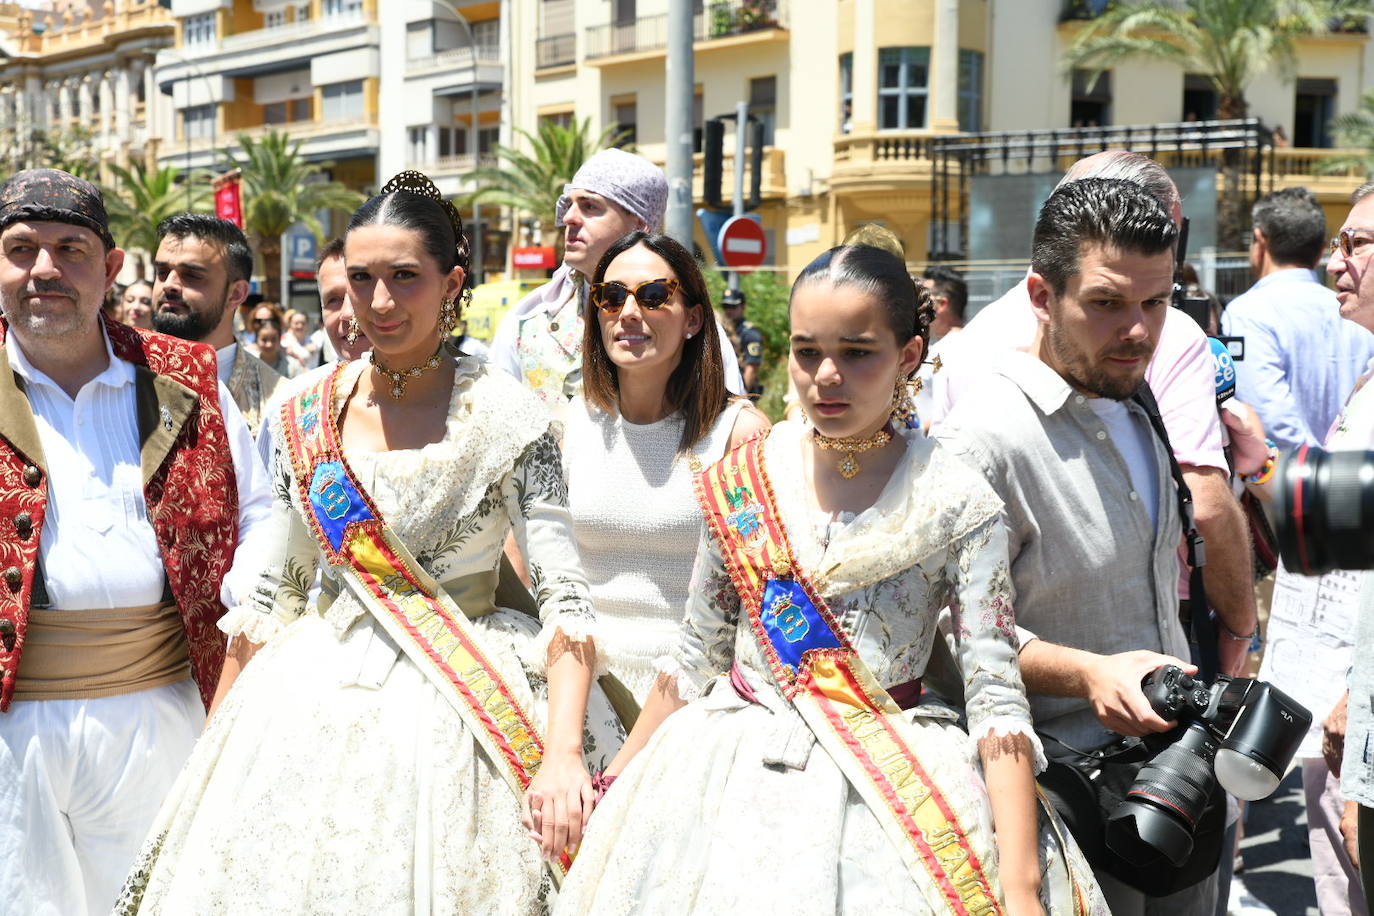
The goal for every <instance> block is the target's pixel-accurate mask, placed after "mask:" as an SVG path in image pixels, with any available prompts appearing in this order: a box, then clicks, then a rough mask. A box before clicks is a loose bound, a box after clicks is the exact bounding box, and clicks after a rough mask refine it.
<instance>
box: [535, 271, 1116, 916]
mask: <svg viewBox="0 0 1374 916" xmlns="http://www.w3.org/2000/svg"><path fill="white" fill-rule="evenodd" d="M929 315H930V307H929V300H928V297H927V296H926V294H925V293H924V292H923V291H918V288H917V286H916V284H914V283H913V282H912V280H911V278H910V277H909V276H908V275H907V273H906V270H905V266H904V265H903V264H902V263H901V261H900V260H899V259H898V258H896V257H894V256H893V255H891V254H889V253H888V252H885V251H881V250H879V249H877V248H872V247H868V246H850V247H841V248H837V249H832V250H831V251H829V252H827V253H826V254H824V255H822V256H821V257H820V258H818V259H817V260H816V261H814V262H813V263H812V264H811V265H810V266H809V267H807V268H806V270H804V271H803V272H802V274H801V276H800V277H799V278H798V280H797V282H796V284H795V286H794V287H793V292H792V301H791V322H792V353H791V359H790V370H791V374H792V378H793V380H794V382H795V383H796V387H797V390H798V393H799V396H800V399H801V403H802V406H803V408H804V410H805V413H806V417H807V418H808V420H809V423H806V424H803V423H799V422H791V421H788V422H783V423H780V424H779V425H778V426H776V427H774V429H773V430H772V432H771V433H770V434H769V436H768V438H767V440H766V441H765V442H764V443H763V448H762V455H763V459H764V465H765V467H766V472H767V474H768V476H769V479H770V480H771V483H772V487H773V488H774V490H775V492H776V497H777V505H778V507H779V512H780V515H781V521H782V524H783V526H784V527H785V529H786V531H787V533H788V537H789V538H790V541H791V544H792V546H793V549H794V550H795V561H796V565H797V567H799V568H800V569H802V570H803V571H805V572H806V573H808V574H809V575H810V576H811V577H812V578H813V579H814V580H818V581H819V583H820V584H819V589H820V591H821V594H822V595H823V596H824V598H825V599H826V600H827V601H828V603H829V605H830V608H831V610H832V611H833V612H834V613H835V615H836V617H837V618H838V620H839V621H840V623H841V625H842V627H843V628H844V629H845V631H846V632H847V634H848V636H849V638H850V640H851V641H852V642H853V644H854V645H855V647H856V648H857V649H858V651H859V654H860V656H861V657H862V659H863V660H864V662H865V663H866V664H867V666H868V668H869V669H870V670H871V671H872V672H873V674H874V676H875V677H876V678H877V680H878V682H879V683H880V684H882V685H884V686H887V687H888V688H889V690H890V691H891V692H892V693H893V695H894V697H895V698H898V699H899V700H900V699H903V698H905V699H907V700H908V701H909V700H911V699H914V697H915V696H916V695H918V694H919V693H920V691H919V685H918V684H913V683H911V682H912V681H914V680H915V679H918V678H920V677H921V676H922V675H923V674H924V673H925V671H926V667H927V663H928V661H929V660H930V658H931V653H932V649H933V648H934V646H935V644H936V642H937V641H939V640H940V638H941V637H940V635H939V630H938V627H937V618H938V616H939V612H940V609H941V608H942V607H943V606H945V605H947V604H948V605H950V606H951V607H952V609H953V612H954V613H953V622H954V626H953V633H954V641H955V643H956V646H957V653H958V656H959V661H960V662H961V666H960V667H961V668H962V672H963V687H964V690H965V693H966V696H967V712H968V728H969V730H968V732H965V731H963V730H961V729H960V728H959V726H958V725H957V723H956V721H955V718H956V717H955V715H954V713H953V712H952V711H951V710H949V709H948V708H947V707H945V706H943V705H942V704H939V703H938V702H935V701H933V700H932V699H931V698H930V697H929V696H927V697H923V698H922V699H921V701H920V702H919V703H917V704H915V705H913V707H912V708H911V709H910V710H909V711H908V712H907V713H906V714H905V718H904V722H905V723H906V725H907V728H906V730H905V737H906V739H907V741H908V744H909V746H911V747H912V748H913V749H914V750H915V752H916V754H917V755H918V757H919V759H920V760H921V762H922V763H923V765H924V766H925V768H926V769H927V771H928V772H929V774H930V777H931V779H932V781H933V783H934V784H935V785H936V786H938V787H939V788H940V789H941V790H942V792H943V793H944V795H945V798H946V799H947V800H948V801H949V803H950V806H951V808H952V810H953V812H954V814H955V815H956V816H957V818H958V820H959V821H960V822H961V823H962V825H963V828H964V830H965V832H966V835H967V837H968V840H969V842H970V844H971V846H972V848H973V850H974V851H975V852H976V853H977V854H978V857H979V858H980V859H981V860H982V861H983V863H984V864H985V865H986V866H987V867H988V869H989V872H990V874H991V882H992V887H993V888H994V889H995V891H996V892H997V893H998V895H999V896H1000V897H1001V899H1002V901H1003V905H1004V906H1005V912H1007V913H1010V914H1014V916H1022V914H1042V913H1049V914H1054V913H1074V912H1076V910H1075V909H1074V908H1073V907H1072V906H1070V905H1069V902H1068V898H1069V897H1071V895H1072V892H1071V890H1070V882H1069V879H1068V873H1067V871H1066V869H1065V865H1064V862H1065V859H1066V858H1067V859H1068V860H1069V861H1070V862H1072V864H1073V866H1074V871H1075V872H1076V873H1077V874H1078V875H1079V876H1080V879H1081V880H1083V881H1084V883H1083V884H1082V885H1080V886H1081V887H1083V888H1085V897H1084V899H1083V901H1082V902H1083V904H1084V905H1085V906H1084V907H1083V909H1084V910H1086V911H1088V912H1093V913H1105V912H1106V910H1105V904H1103V903H1102V901H1101V899H1100V894H1099V892H1098V891H1097V888H1096V885H1094V884H1092V878H1091V873H1090V872H1089V870H1088V868H1087V864H1086V862H1084V861H1083V860H1082V857H1081V854H1080V853H1079V851H1078V849H1077V847H1076V846H1074V845H1073V841H1072V839H1070V838H1067V836H1068V835H1067V832H1062V833H1061V831H1062V827H1061V826H1060V825H1059V824H1058V822H1057V821H1051V820H1049V819H1048V818H1047V817H1046V816H1044V815H1041V814H1039V812H1038V808H1037V803H1036V798H1035V794H1034V782H1033V780H1034V777H1033V772H1034V769H1035V768H1036V767H1037V766H1043V756H1042V752H1041V750H1040V747H1039V742H1038V740H1037V739H1036V738H1035V735H1034V732H1033V730H1032V728H1031V720H1030V714H1029V709H1028V706H1027V703H1026V699H1025V694H1024V692H1023V688H1022V684H1021V677H1020V672H1019V669H1018V667H1017V660H1016V653H1017V642H1016V633H1015V629H1014V622H1013V616H1012V609H1011V595H1010V590H1011V581H1010V575H1009V569H1008V560H1007V548H1006V539H1005V533H1004V530H1003V527H1002V523H1001V520H1000V508H1001V506H1000V503H999V502H998V500H997V498H996V496H995V495H994V494H993V492H992V491H991V490H990V489H989V488H988V487H987V486H986V484H985V483H984V482H983V481H982V480H981V478H979V477H978V476H977V475H976V474H975V473H974V472H972V471H971V470H969V469H967V468H965V467H964V466H963V465H962V464H960V463H959V462H958V460H957V459H955V458H953V457H952V456H950V455H948V454H947V453H946V452H944V451H943V450H942V449H941V448H940V447H939V446H938V445H937V444H936V443H935V442H934V440H931V439H928V438H926V437H925V435H924V434H923V433H922V432H921V431H920V430H919V429H909V428H906V424H905V423H901V422H894V413H895V414H896V415H897V417H896V419H901V417H902V415H903V411H902V410H901V408H902V407H904V406H905V404H904V403H903V402H904V401H905V398H903V399H902V401H900V402H899V401H896V399H895V397H894V394H895V392H896V391H899V390H904V389H905V386H904V385H902V384H900V383H901V382H904V381H905V380H906V379H907V378H909V376H910V375H911V373H912V372H913V371H914V370H915V368H916V367H917V365H918V364H919V363H920V360H921V353H922V350H923V348H924V343H925V334H926V325H927V322H928V320H929ZM742 616H744V612H743V611H742V609H741V604H740V599H739V597H738V595H737V593H736V591H735V588H734V586H733V585H732V584H731V579H730V576H729V575H728V573H727V570H726V564H725V559H724V557H723V554H722V547H721V545H720V544H719V543H718V542H717V540H716V539H715V536H714V534H710V533H708V535H707V536H706V537H705V538H704V539H703V541H702V544H701V547H700V551H699V553H698V557H697V565H696V569H695V573H694V579H693V583H692V590H691V599H690V603H689V605H688V607H687V613H686V618H685V620H684V624H683V636H682V640H681V644H680V646H679V647H678V648H677V650H676V651H675V652H674V653H672V656H671V657H670V658H665V659H662V660H661V661H660V670H661V672H662V673H661V674H660V676H659V678H658V680H657V682H656V684H655V686H654V689H653V692H652V694H651V696H650V699H649V701H648V703H647V704H646V705H645V708H644V710H643V712H642V713H641V715H640V717H639V720H638V722H637V723H636V725H635V728H634V731H633V732H632V733H631V735H630V738H629V739H628V741H627V742H626V745H625V747H624V748H623V749H622V751H621V753H620V754H619V755H618V756H617V758H616V760H615V761H614V762H613V763H612V765H611V768H610V770H609V773H608V775H610V776H612V777H617V774H618V778H617V779H616V781H615V783H614V785H612V786H611V787H610V789H609V791H608V793H607V794H606V796H605V798H604V800H603V801H602V802H601V804H600V805H599V807H598V808H597V811H596V814H595V815H594V816H593V817H592V820H591V823H590V825H589V832H588V835H587V840H586V842H585V843H584V844H583V846H582V850H581V852H580V853H579V855H578V859H577V862H576V864H575V865H574V867H573V869H572V873H571V874H570V876H569V880H568V882H567V883H566V884H565V885H564V888H563V891H562V892H561V893H560V896H559V900H558V906H557V909H556V912H557V913H559V914H572V913H586V914H596V916H615V914H622V913H666V912H672V913H724V912H742V913H757V912H776V913H789V914H831V913H846V914H851V913H852V914H858V913H863V914H886V913H892V914H896V913H902V914H919V913H946V912H950V908H949V907H948V904H947V903H946V901H945V898H944V897H943V895H942V892H941V889H940V887H939V886H938V884H937V881H936V880H935V879H934V878H932V877H931V876H930V875H929V874H919V875H918V874H915V873H913V871H912V870H911V869H909V868H908V866H907V864H906V863H905V862H904V861H903V859H902V858H901V856H900V855H899V852H898V847H897V845H896V844H895V843H894V842H893V841H892V840H891V839H889V835H888V834H887V833H885V831H884V828H883V826H882V824H881V823H880V819H879V813H878V812H875V811H874V810H871V809H870V808H869V807H868V806H867V805H866V804H865V802H864V801H863V800H862V797H861V796H860V794H859V793H858V792H857V791H856V790H855V788H854V786H852V785H851V784H849V783H848V782H847V781H846V777H845V775H844V774H843V772H842V771H841V770H840V768H839V767H838V766H837V764H836V761H835V759H832V757H831V756H830V755H829V754H828V753H827V752H826V751H825V750H824V749H822V748H819V747H816V746H815V744H816V741H815V738H814V736H813V733H812V732H811V731H810V729H809V728H808V726H807V725H806V723H805V721H804V720H803V719H802V718H801V716H800V714H799V713H798V712H797V711H796V708H795V707H793V706H792V705H791V703H790V702H789V701H787V700H785V699H784V697H783V696H782V694H781V693H780V692H779V690H778V689H777V688H776V687H775V686H774V684H773V681H772V679H771V676H770V674H769V669H768V666H767V663H766V662H765V661H764V658H763V655H762V654H761V652H760V650H759V648H758V645H757V643H756V642H755V640H754V637H753V634H752V632H751V629H750V626H749V624H748V621H747V620H744V621H742V620H741V617H742ZM727 671H728V672H730V674H728V675H727V673H726V672H727ZM688 701H691V702H690V705H687V706H686V707H685V708H682V707H683V706H684V704H685V703H688ZM903 705H908V704H907V703H903ZM679 709H680V711H678V712H676V714H674V715H672V716H671V717H668V714H669V713H671V712H673V711H674V710H679ZM665 719H666V721H665ZM660 723H662V724H661V726H660ZM632 758H633V760H632V762H631V759H632ZM627 764H628V765H627ZM994 826H995V828H996V842H995V844H994V839H993V836H994V834H993V828H994ZM1061 835H1062V836H1063V837H1065V838H1066V839H1065V840H1063V841H1061V840H1059V839H1058V837H1059V836H1061ZM999 860H1000V861H999ZM994 863H996V864H995V865H994ZM999 878H1000V880H999Z"/></svg>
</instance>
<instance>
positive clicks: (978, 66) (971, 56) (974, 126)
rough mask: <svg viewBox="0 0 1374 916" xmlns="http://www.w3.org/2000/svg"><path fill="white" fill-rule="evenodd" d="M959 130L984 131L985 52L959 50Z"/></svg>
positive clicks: (969, 131)
mask: <svg viewBox="0 0 1374 916" xmlns="http://www.w3.org/2000/svg"><path fill="white" fill-rule="evenodd" d="M959 129H960V130H962V131H964V132H966V133H977V132H978V131H980V130H982V129H983V52H982V51H970V50H968V49H966V48H961V49H960V50H959Z"/></svg>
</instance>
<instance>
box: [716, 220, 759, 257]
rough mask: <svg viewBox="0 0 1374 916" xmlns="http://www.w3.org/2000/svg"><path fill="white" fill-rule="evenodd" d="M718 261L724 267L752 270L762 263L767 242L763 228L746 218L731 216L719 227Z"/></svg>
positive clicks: (755, 221)
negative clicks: (720, 261) (723, 263)
mask: <svg viewBox="0 0 1374 916" xmlns="http://www.w3.org/2000/svg"><path fill="white" fill-rule="evenodd" d="M717 244H719V246H720V259H721V260H722V261H724V262H725V266H726V267H733V268H736V269H738V270H752V269H753V268H755V267H758V266H759V265H761V264H762V263H763V259H764V257H765V256H766V255H767V254H768V242H767V240H766V239H765V238H764V235H763V227H762V226H761V225H759V223H758V221H757V220H753V219H750V218H749V217H747V216H732V217H730V218H729V219H727V220H726V221H725V225H723V226H721V227H720V238H719V239H718V240H717Z"/></svg>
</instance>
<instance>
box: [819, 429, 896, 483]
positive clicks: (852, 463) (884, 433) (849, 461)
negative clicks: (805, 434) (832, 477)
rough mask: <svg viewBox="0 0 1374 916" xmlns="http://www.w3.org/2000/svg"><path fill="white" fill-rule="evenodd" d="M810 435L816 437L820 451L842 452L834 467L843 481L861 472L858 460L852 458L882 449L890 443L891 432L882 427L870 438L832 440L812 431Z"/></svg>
mask: <svg viewBox="0 0 1374 916" xmlns="http://www.w3.org/2000/svg"><path fill="white" fill-rule="evenodd" d="M811 433H812V435H814V436H815V437H816V444H817V445H819V446H820V447H821V449H822V450H824V451H830V450H831V449H838V450H839V451H842V452H844V457H843V458H841V459H840V461H839V464H837V465H836V467H837V468H838V469H839V472H840V476H841V477H843V478H844V479H845V480H852V479H854V477H855V476H856V475H857V474H858V473H859V472H860V471H862V470H863V468H862V467H860V465H859V461H858V459H856V458H855V457H854V456H855V455H856V454H858V453H860V452H867V451H870V450H872V449H875V448H882V447H883V446H884V445H887V444H888V443H889V442H891V441H892V431H891V430H890V429H889V428H888V427H887V426H884V427H883V428H882V429H880V430H878V431H877V432H876V433H874V434H873V435H871V436H864V437H862V438H860V437H858V436H844V437H841V438H838V439H832V438H831V437H829V436H823V435H821V434H820V433H819V432H817V431H816V430H814V429H813V430H812V431H811Z"/></svg>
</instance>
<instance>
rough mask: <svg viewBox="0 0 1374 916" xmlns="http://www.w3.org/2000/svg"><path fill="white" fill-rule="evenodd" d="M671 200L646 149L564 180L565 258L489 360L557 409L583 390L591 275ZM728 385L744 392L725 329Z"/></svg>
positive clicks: (506, 327)
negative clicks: (585, 316)
mask: <svg viewBox="0 0 1374 916" xmlns="http://www.w3.org/2000/svg"><path fill="white" fill-rule="evenodd" d="M667 205H668V180H667V179H666V178H665V177H664V176H663V170H662V169H660V168H659V167H658V166H656V165H654V164H653V163H652V162H650V161H649V160H647V159H645V158H643V157H642V156H636V155H634V154H633V153H627V152H625V151H624V150H620V149H606V150H602V151H601V152H599V153H597V154H596V155H595V156H592V157H591V158H590V159H588V160H587V161H586V162H585V163H583V164H582V167H581V168H580V169H578V170H577V174H576V175H574V176H573V180H572V182H571V183H569V184H566V185H564V186H563V196H562V197H561V198H559V200H558V212H557V214H555V216H554V224H555V225H557V226H561V227H563V230H564V244H563V264H562V265H561V266H560V267H559V268H558V270H556V271H554V274H553V276H552V277H550V278H549V282H547V283H545V284H544V285H543V286H541V287H539V288H538V289H536V290H535V291H534V292H532V293H530V294H529V295H528V296H526V297H525V298H524V299H521V300H520V301H519V302H517V303H516V304H515V305H514V306H513V307H512V308H511V310H510V311H509V312H507V313H506V314H505V315H504V316H503V317H502V319H501V323H500V325H498V326H497V328H496V334H495V336H494V337H493V338H492V341H491V353H490V359H491V362H492V363H493V364H494V365H496V366H499V367H500V368H502V369H504V370H506V371H507V372H509V373H510V374H511V375H513V376H515V377H516V378H518V379H520V380H521V381H523V382H524V383H525V384H526V385H527V386H529V388H530V389H531V390H533V391H534V392H535V394H537V395H539V397H540V399H541V400H543V401H544V402H545V403H546V404H549V405H550V406H551V407H552V408H554V409H555V411H557V410H558V409H559V408H561V407H562V406H563V405H564V404H566V403H567V402H568V401H569V400H570V399H572V398H573V397H576V396H577V395H578V394H579V393H580V392H581V390H582V323H583V312H584V310H585V306H586V298H587V297H586V290H587V283H588V282H589V281H590V278H591V276H592V275H593V274H594V273H595V272H596V265H597V264H598V263H600V261H601V257H602V256H603V255H604V254H605V253H606V251H607V250H608V249H609V248H610V247H611V243H613V242H614V241H615V240H616V239H619V238H620V237H621V236H624V235H627V234H629V233H631V232H634V231H636V230H641V231H644V232H657V231H658V230H659V227H660V226H662V224H663V213H664V210H665V208H666V207H667ZM720 345H721V358H722V359H723V361H724V364H725V387H726V388H728V389H729V390H730V391H731V392H733V393H734V394H739V395H743V394H744V393H745V391H744V379H743V377H742V376H741V375H740V370H739V361H738V359H737V358H736V356H735V349H734V347H732V346H731V345H730V342H729V339H728V338H727V336H726V334H725V333H724V331H723V330H722V332H721V334H720Z"/></svg>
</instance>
